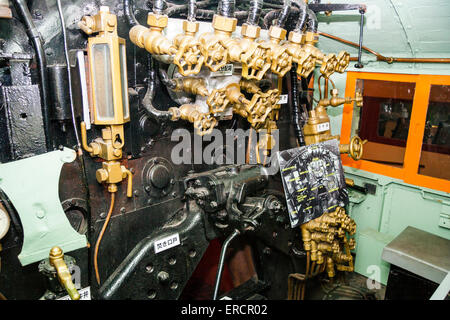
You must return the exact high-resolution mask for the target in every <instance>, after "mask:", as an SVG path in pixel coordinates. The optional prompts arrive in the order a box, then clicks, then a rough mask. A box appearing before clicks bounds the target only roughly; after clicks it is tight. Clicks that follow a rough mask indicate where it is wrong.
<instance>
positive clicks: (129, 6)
mask: <svg viewBox="0 0 450 320" xmlns="http://www.w3.org/2000/svg"><path fill="white" fill-rule="evenodd" d="M123 11H124V14H125V17H127V21H128V24H129V25H130V26H132V27H134V26H137V25H139V24H140V23H139V22H138V21H137V20H136V17H135V16H134V13H133V1H132V0H123Z"/></svg>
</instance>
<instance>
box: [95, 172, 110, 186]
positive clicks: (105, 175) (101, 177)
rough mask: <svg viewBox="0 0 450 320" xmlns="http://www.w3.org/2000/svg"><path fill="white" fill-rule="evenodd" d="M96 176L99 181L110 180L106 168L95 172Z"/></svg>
mask: <svg viewBox="0 0 450 320" xmlns="http://www.w3.org/2000/svg"><path fill="white" fill-rule="evenodd" d="M95 177H96V178H97V181H98V183H102V182H105V181H106V180H108V171H106V170H105V169H98V170H97V172H96V173H95Z"/></svg>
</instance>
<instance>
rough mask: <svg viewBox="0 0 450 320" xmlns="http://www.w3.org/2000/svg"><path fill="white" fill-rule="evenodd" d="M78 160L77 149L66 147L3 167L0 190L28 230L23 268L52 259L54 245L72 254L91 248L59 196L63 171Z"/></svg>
mask: <svg viewBox="0 0 450 320" xmlns="http://www.w3.org/2000/svg"><path fill="white" fill-rule="evenodd" d="M75 157H76V153H75V151H74V150H71V149H68V148H64V149H63V150H61V151H53V152H49V153H45V154H42V155H39V156H35V157H31V158H27V159H23V160H18V161H14V162H10V163H6V164H0V188H1V189H2V190H3V191H4V192H5V194H6V195H7V196H8V198H9V200H10V201H11V202H12V204H13V205H14V207H15V208H16V210H17V213H18V214H19V216H20V220H21V223H22V227H23V231H24V239H23V246H22V251H21V253H20V254H19V260H20V263H21V264H22V265H23V266H25V265H28V264H31V263H33V262H37V261H40V260H42V259H45V258H48V255H49V252H50V249H51V248H52V247H53V246H59V247H61V249H62V250H63V251H64V252H70V251H73V250H76V249H79V248H83V247H85V246H86V245H87V241H86V237H85V236H84V235H81V234H79V233H77V232H76V231H75V230H74V229H73V228H72V226H71V225H70V223H69V221H68V219H67V217H66V215H65V213H64V211H63V208H62V206H61V202H60V200H59V194H58V185H59V176H60V173H61V168H62V166H63V164H64V163H69V162H72V161H74V160H75ZM31 182H32V183H31Z"/></svg>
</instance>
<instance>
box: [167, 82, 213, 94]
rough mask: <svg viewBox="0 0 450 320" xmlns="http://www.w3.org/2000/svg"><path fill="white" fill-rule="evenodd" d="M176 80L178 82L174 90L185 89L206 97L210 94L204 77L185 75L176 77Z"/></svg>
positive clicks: (190, 92)
mask: <svg viewBox="0 0 450 320" xmlns="http://www.w3.org/2000/svg"><path fill="white" fill-rule="evenodd" d="M174 81H175V84H176V86H175V89H174V91H184V92H186V93H188V94H193V95H200V96H204V97H207V96H209V91H208V89H207V88H206V83H205V80H204V79H203V78H194V77H184V78H176V79H174Z"/></svg>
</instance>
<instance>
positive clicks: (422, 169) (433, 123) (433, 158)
mask: <svg viewBox="0 0 450 320" xmlns="http://www.w3.org/2000/svg"><path fill="white" fill-rule="evenodd" d="M419 173H420V174H423V175H427V176H430V177H435V178H442V179H447V180H450V86H443V85H432V86H431V88H430V98H429V103H428V111H427V118H426V121H425V132H424V135H423V144H422V153H421V156H420V162H419Z"/></svg>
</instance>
